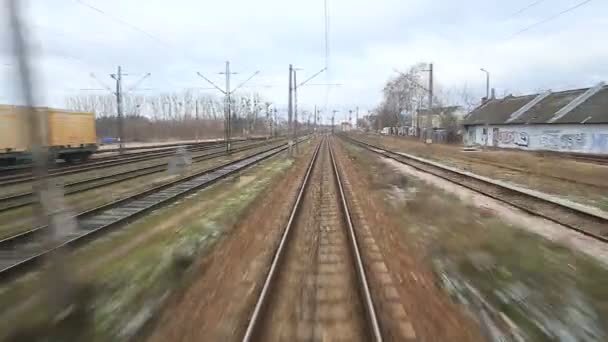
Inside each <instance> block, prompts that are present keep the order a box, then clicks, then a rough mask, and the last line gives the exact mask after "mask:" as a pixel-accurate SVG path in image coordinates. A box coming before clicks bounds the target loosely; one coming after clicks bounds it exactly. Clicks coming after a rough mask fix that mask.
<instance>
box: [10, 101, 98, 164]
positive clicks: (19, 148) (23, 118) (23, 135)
mask: <svg viewBox="0 0 608 342" xmlns="http://www.w3.org/2000/svg"><path fill="white" fill-rule="evenodd" d="M36 112H37V113H38V114H39V115H41V116H42V117H43V118H44V120H45V122H46V126H47V127H46V128H47V130H46V134H44V135H43V141H44V142H45V147H47V148H48V151H49V155H50V157H51V158H52V159H53V160H54V159H63V160H65V161H67V162H72V161H77V160H86V159H87V158H89V156H90V155H91V154H92V153H93V152H95V150H96V149H97V137H96V133H95V114H94V113H86V112H78V111H68V110H63V109H52V108H36ZM27 125H28V122H27V114H26V112H25V107H20V106H6V105H0V165H12V164H16V163H19V162H21V161H27V160H29V159H31V146H30V137H29V133H28V126H27Z"/></svg>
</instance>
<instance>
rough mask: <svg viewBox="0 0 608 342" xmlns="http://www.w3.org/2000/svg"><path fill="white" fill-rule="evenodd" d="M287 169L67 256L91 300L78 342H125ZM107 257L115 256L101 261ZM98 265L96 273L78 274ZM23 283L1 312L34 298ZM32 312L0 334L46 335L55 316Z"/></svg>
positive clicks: (196, 200)
mask: <svg viewBox="0 0 608 342" xmlns="http://www.w3.org/2000/svg"><path fill="white" fill-rule="evenodd" d="M292 164H293V160H291V159H288V158H281V157H275V158H273V159H270V160H269V161H267V162H265V163H263V164H261V165H257V166H254V167H252V168H250V169H249V170H247V171H245V172H243V173H242V174H241V175H240V176H235V177H232V178H229V179H226V180H225V181H223V182H221V183H217V184H216V185H213V186H212V187H210V188H208V189H206V190H203V191H200V192H198V193H197V194H195V195H191V196H188V197H187V198H185V199H182V200H180V201H179V202H177V203H176V204H173V205H171V206H169V207H166V208H164V209H159V210H157V211H155V212H154V213H153V214H151V215H148V216H146V217H144V218H142V219H140V220H138V221H136V222H135V223H133V224H131V225H129V226H128V227H125V228H124V229H120V230H118V231H116V232H114V233H112V234H109V235H108V236H105V237H102V238H100V239H98V240H96V241H95V242H93V243H92V244H91V245H89V246H87V247H84V248H82V249H80V250H78V251H76V252H75V253H73V254H71V255H69V257H68V263H69V265H70V266H69V267H70V268H71V269H79V270H81V271H82V272H81V273H82V274H81V276H80V280H81V281H83V282H86V283H93V284H95V289H96V292H95V296H94V298H93V299H92V303H91V305H90V308H91V312H90V317H91V322H90V324H86V325H85V326H84V328H83V329H82V330H83V334H86V336H87V339H86V340H90V341H109V340H111V341H120V340H128V339H129V338H130V337H131V336H132V335H133V334H134V333H135V332H136V331H137V329H138V328H139V327H140V326H141V325H142V324H143V323H144V322H145V321H146V319H147V318H149V317H150V316H151V315H153V313H154V312H155V310H156V309H157V307H158V305H159V303H160V302H161V299H162V298H164V297H165V296H166V295H167V294H168V293H169V292H170V291H171V290H173V289H176V288H179V287H180V286H183V285H184V279H185V278H184V271H185V270H187V269H188V267H189V266H190V265H191V264H192V263H193V262H194V261H195V260H196V259H198V258H200V257H201V256H202V255H204V254H206V253H209V252H210V251H212V249H213V246H214V245H215V243H216V242H217V241H218V240H219V239H220V238H221V237H222V235H223V234H227V233H229V232H230V231H231V229H232V228H233V227H234V226H235V224H237V223H238V222H239V220H240V219H241V217H242V215H244V213H245V212H246V211H247V210H248V208H249V207H250V206H251V205H252V204H253V203H254V202H255V200H256V198H257V197H258V195H259V194H260V193H262V192H263V191H264V189H266V188H267V187H268V186H269V185H270V184H271V183H272V182H273V181H274V180H275V179H276V177H279V176H280V175H282V174H284V173H285V172H286V171H287V170H288V169H289V168H290V167H291V165H292ZM146 233H148V234H149V235H150V236H148V237H147V238H146V239H145V240H143V241H140V242H138V243H136V244H135V245H133V246H132V248H129V249H128V250H126V251H124V252H121V251H120V249H121V247H122V246H125V245H128V244H130V243H134V241H135V240H136V239H138V238H141V237H142V235H145V234H146ZM112 253H116V254H117V255H116V256H115V257H107V256H108V255H110V254H112ZM106 257H107V260H102V261H103V263H102V264H101V265H98V267H96V268H94V269H90V270H88V271H83V270H85V269H87V268H90V267H91V264H92V263H95V262H96V261H97V262H99V259H100V258H106ZM28 278H29V279H27V280H22V281H20V282H19V283H18V284H19V288H21V289H24V288H25V289H27V291H23V290H20V289H18V288H12V287H9V288H5V289H4V292H2V293H1V294H0V302H2V304H3V306H4V305H7V306H6V307H11V306H10V305H14V304H16V303H18V302H19V301H20V300H22V299H24V298H27V297H28V296H31V295H32V293H36V291H35V288H36V287H37V284H38V283H39V282H40V281H41V280H42V278H41V275H40V274H38V275H34V274H32V275H30V276H28ZM15 284H17V283H15ZM9 296H10V297H9ZM38 308H39V306H37V305H35V306H33V307H32V308H30V310H28V311H27V312H23V313H22V314H21V315H20V316H19V317H14V318H13V320H12V322H18V323H19V325H6V326H4V327H3V329H15V327H18V326H21V327H23V326H24V325H25V326H26V327H25V329H24V330H28V329H30V328H31V327H37V329H40V330H42V331H45V332H47V333H48V332H51V333H52V332H53V330H52V329H51V327H50V325H49V323H48V322H52V321H53V320H54V317H55V315H50V314H47V313H40V311H41V310H39V309H38ZM52 326H55V325H54V324H53V325H52ZM6 333H7V331H6V330H5V331H0V337H2V336H6V335H5V334H6ZM57 336H59V335H57ZM82 336H85V335H82Z"/></svg>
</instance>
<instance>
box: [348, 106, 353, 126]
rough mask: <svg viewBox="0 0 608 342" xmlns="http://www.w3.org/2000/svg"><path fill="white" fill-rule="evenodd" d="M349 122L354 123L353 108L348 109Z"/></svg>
mask: <svg viewBox="0 0 608 342" xmlns="http://www.w3.org/2000/svg"><path fill="white" fill-rule="evenodd" d="M348 124H349V125H352V124H353V110H352V109H349V110H348Z"/></svg>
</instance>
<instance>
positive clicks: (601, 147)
mask: <svg viewBox="0 0 608 342" xmlns="http://www.w3.org/2000/svg"><path fill="white" fill-rule="evenodd" d="M591 149H592V150H593V151H596V152H608V134H593V136H592V139H591Z"/></svg>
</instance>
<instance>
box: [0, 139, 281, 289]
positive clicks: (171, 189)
mask: <svg viewBox="0 0 608 342" xmlns="http://www.w3.org/2000/svg"><path fill="white" fill-rule="evenodd" d="M286 149H287V146H285V145H282V146H279V147H271V148H268V149H265V150H263V151H261V152H258V153H256V154H254V155H252V156H247V157H244V158H241V159H238V160H235V161H232V162H229V163H225V164H223V165H220V166H217V167H213V168H211V169H208V170H204V171H201V172H198V173H196V174H194V175H191V176H188V177H185V178H182V179H179V180H176V181H173V182H170V183H167V184H164V185H161V186H158V187H155V188H153V189H149V190H146V191H143V192H141V193H138V194H135V195H132V196H130V197H128V198H124V199H121V200H118V201H115V202H112V203H109V204H105V205H102V206H100V207H97V208H95V209H91V210H88V211H85V212H82V213H80V214H78V215H76V216H74V220H75V221H76V227H75V228H74V229H73V230H71V231H67V232H66V231H62V232H54V233H55V237H54V239H52V242H49V241H48V239H41V238H39V237H41V236H42V235H43V233H46V234H49V233H50V232H48V230H47V227H46V226H41V227H37V228H34V229H31V230H29V231H26V232H23V233H21V234H18V235H15V236H12V237H10V238H6V239H4V240H0V281H8V280H10V279H13V278H14V277H16V276H18V275H20V274H23V273H24V272H27V271H29V270H31V269H32V268H34V267H35V266H37V265H40V264H41V261H42V260H43V258H44V257H45V256H46V255H48V254H49V253H51V252H53V251H55V250H59V249H66V248H73V247H78V246H80V245H83V244H84V243H86V242H88V241H90V240H91V239H92V238H95V237H97V236H99V235H100V234H102V233H105V232H108V231H110V230H112V229H113V228H117V227H120V226H124V224H126V223H128V222H130V221H132V220H134V219H135V218H138V217H140V216H142V215H145V214H147V213H149V212H150V211H151V210H153V209H156V208H158V207H160V206H163V205H166V204H169V203H172V202H173V201H175V200H177V199H178V198H181V197H183V196H184V195H186V194H189V193H191V192H193V191H196V190H199V189H202V188H205V187H207V186H209V185H211V184H213V183H215V182H217V181H219V180H220V179H223V178H225V177H227V176H230V175H232V174H234V173H237V172H239V171H242V170H244V169H246V168H248V167H250V166H253V165H255V164H257V163H259V162H261V161H262V160H265V159H267V158H270V157H272V156H274V155H277V154H279V153H281V152H283V151H285V150H286Z"/></svg>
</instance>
